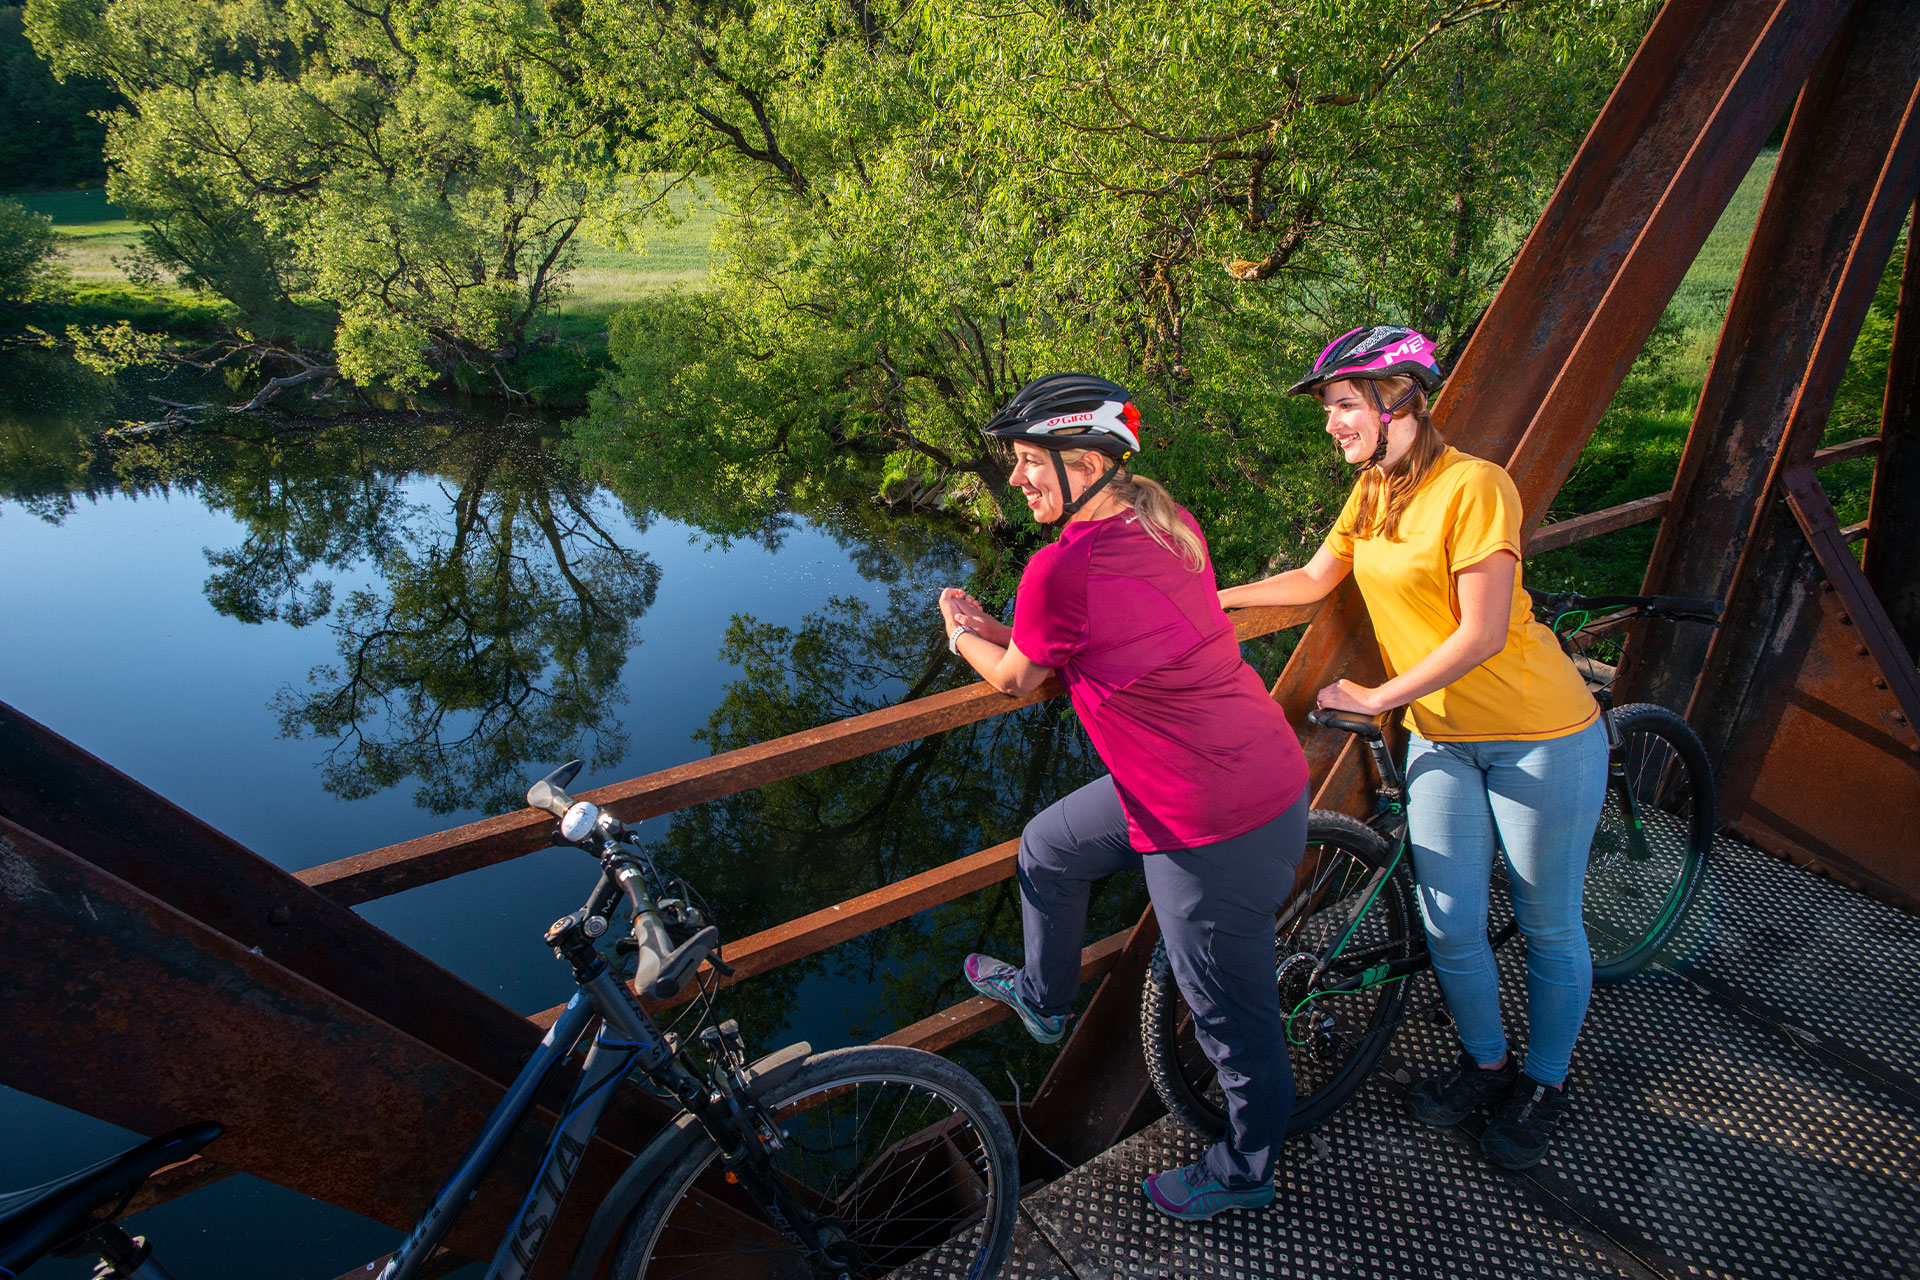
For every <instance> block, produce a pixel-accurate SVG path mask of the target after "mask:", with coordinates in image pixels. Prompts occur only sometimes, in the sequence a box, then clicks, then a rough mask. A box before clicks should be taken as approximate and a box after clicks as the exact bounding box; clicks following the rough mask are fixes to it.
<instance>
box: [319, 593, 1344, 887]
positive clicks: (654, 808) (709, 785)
mask: <svg viewBox="0 0 1920 1280" xmlns="http://www.w3.org/2000/svg"><path fill="white" fill-rule="evenodd" d="M1313 612H1314V610H1313V608H1312V607H1311V606H1305V607H1298V608H1285V609H1277V608H1276V609H1246V610H1240V611H1239V612H1238V613H1237V614H1236V616H1235V633H1236V635H1237V636H1238V638H1239V639H1242V640H1246V639H1250V638H1252V637H1254V636H1259V635H1266V634H1269V633H1270V632H1273V631H1280V630H1284V629H1285V628H1287V627H1290V626H1297V625H1299V624H1300V623H1303V622H1305V621H1307V620H1308V619H1309V618H1310V617H1312V616H1313ZM1060 694H1061V688H1060V684H1059V682H1058V681H1057V680H1048V681H1047V682H1046V683H1045V684H1043V685H1041V686H1040V688H1038V689H1036V690H1035V691H1034V692H1032V693H1030V694H1027V695H1025V696H1024V697H1019V698H1010V697H1008V696H1006V695H1005V694H1003V693H1000V692H998V691H997V690H995V689H993V688H992V687H991V686H989V685H987V684H985V683H979V684H971V685H968V686H966V687H965V688H962V689H953V690H949V691H947V692H945V693H936V694H933V695H931V696H929V697H925V698H916V699H914V700H913V701H911V702H903V703H901V704H900V705H898V706H893V707H885V708H882V709H881V710H879V711H871V712H868V713H867V714H865V715H860V716H854V717H852V718H850V719H847V720H838V721H835V722H834V723H832V724H827V725H821V726H820V727H818V728H815V729H805V730H802V731H801V732H799V733H791V734H788V735H787V736H785V737H782V738H775V739H773V740H771V741H769V742H762V743H757V744H755V745H754V746H751V747H742V748H740V749H739V750H737V751H727V752H723V753H721V754H720V755H717V756H710V757H708V758H707V759H705V760H695V761H691V762H689V763H687V764H682V765H676V766H674V767H673V768H671V769H665V770H662V771H661V772H659V773H651V774H648V775H646V776H645V777H642V778H634V779H631V780H630V781H627V782H617V783H614V784H613V785H611V786H606V787H600V788H598V789H596V790H593V791H586V792H581V793H580V798H581V799H583V800H591V801H593V802H594V803H595V804H597V805H599V806H601V807H602V808H603V809H607V810H609V811H610V812H612V813H613V814H615V815H616V816H618V817H619V818H621V819H623V820H624V821H627V822H638V821H640V820H641V819H644V818H654V817H659V816H660V815H662V814H667V813H673V812H675V811H677V810H680V809H686V808H691V807H692V806H694V805H696V804H702V803H704V802H706V801H708V800H716V799H719V798H720V797H722V796H730V795H735V794H737V793H739V792H742V791H750V790H752V789H753V788H755V787H759V786H765V785H766V784H767V783H769V782H780V781H783V780H785V779H788V778H797V777H799V776H800V775H802V774H806V773H812V772H813V771H814V770H816V769H824V768H826V767H827V766H828V765H834V764H842V763H844V762H846V761H848V760H854V759H858V758H859V757H861V756H864V755H871V754H872V753H874V752H876V751H884V750H886V749H887V748H889V747H897V746H899V745H901V744H902V743H906V742H912V741H913V740H915V739H916V738H924V737H927V736H929V735H931V734H935V733H942V732H944V731H946V730H948V729H956V728H959V727H960V726H962V725H968V724H973V723H975V722H976V721H980V720H987V719H991V718H992V717H994V716H998V715H1005V714H1006V713H1007V712H1009V711H1014V710H1017V709H1018V708H1020V707H1026V706H1031V705H1033V704H1034V703H1036V702H1045V701H1047V700H1048V699H1049V698H1056V697H1059V696H1060ZM552 833H553V818H552V816H551V815H549V814H546V813H543V812H540V811H538V810H534V809H521V810H517V811H516V812H513V813H508V814H502V815H500V816H499V817H496V818H487V819H485V820H483V821H480V822H474V823H469V824H468V825H466V826H463V827H454V828H453V829H451V830H448V831H440V832H436V833H434V834H432V835H428V836H422V837H420V838H419V839H417V840H409V841H406V842H405V843H403V844H396V845H389V846H388V847H386V848H384V849H375V850H372V851H371V852H368V853H362V854H357V855H355V856H353V857H351V858H343V859H341V860H340V861H338V862H329V863H326V864H325V865H323V866H318V867H312V868H309V869H308V870H306V871H302V872H299V873H298V875H299V879H300V880H301V881H302V883H304V884H307V885H309V886H311V887H313V888H315V889H318V890H319V891H320V892H322V893H324V894H325V895H326V896H327V897H329V898H331V899H333V900H334V901H335V902H338V903H341V904H343V905H346V906H354V905H357V904H359V903H363V902H370V901H372V900H373V899H375V898H383V897H386V896H388V895H390V894H395V893H399V892H401V891H403V890H406V889H413V888H418V887H419V886H420V885H423V884H431V883H433V882H434V881H437V880H444V879H446V878H448V877H449V876H455V875H459V874H461V873H462V872H466V871H474V870H477V869H479V868H481V867H487V866H492V865H493V864H494V863H497V862H506V861H508V860H510V859H513V858H518V857H522V856H524V855H526V854H529V853H537V852H539V851H540V850H542V849H545V848H547V847H549V846H550V845H551V844H552V843H553V840H552Z"/></svg>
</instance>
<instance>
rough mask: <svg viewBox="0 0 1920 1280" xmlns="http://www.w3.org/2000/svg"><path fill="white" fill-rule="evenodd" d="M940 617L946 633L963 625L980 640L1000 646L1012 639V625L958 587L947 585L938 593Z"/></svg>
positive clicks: (951, 632) (950, 632)
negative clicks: (995, 615) (994, 614)
mask: <svg viewBox="0 0 1920 1280" xmlns="http://www.w3.org/2000/svg"><path fill="white" fill-rule="evenodd" d="M940 619H941V621H942V622H943V623H944V624H945V627H944V629H945V631H946V633H947V634H948V635H952V634H953V629H954V628H955V627H960V626H964V627H967V628H969V629H970V630H971V631H972V632H973V633H974V634H975V635H977V636H979V637H980V638H981V639H982V640H988V641H991V642H992V643H994V644H997V645H999V646H1001V647H1002V648H1005V647H1006V645H1007V644H1008V642H1009V641H1011V640H1012V639H1013V628H1012V627H1009V626H1008V625H1007V624H1006V623H1004V622H1002V621H1000V620H999V619H998V618H995V617H994V616H993V615H992V614H990V613H988V612H987V611H986V608H985V606H983V605H982V604H981V603H980V602H979V601H978V600H975V599H974V598H973V597H972V596H970V595H968V594H967V593H966V592H965V591H962V590H961V589H960V588H959V587H948V588H947V589H946V590H944V591H942V592H941V593H940Z"/></svg>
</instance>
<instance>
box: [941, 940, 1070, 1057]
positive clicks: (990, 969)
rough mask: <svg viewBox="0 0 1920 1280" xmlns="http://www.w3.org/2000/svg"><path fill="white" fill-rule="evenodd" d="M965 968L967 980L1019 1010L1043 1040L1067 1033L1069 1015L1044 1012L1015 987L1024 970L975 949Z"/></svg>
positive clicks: (1032, 1032) (1055, 1039) (1052, 1040)
mask: <svg viewBox="0 0 1920 1280" xmlns="http://www.w3.org/2000/svg"><path fill="white" fill-rule="evenodd" d="M961 971H962V972H963V973H965V974H966V975H967V981H968V982H970V983H972V984H973V989H974V990H975V991H978V992H979V993H980V994H981V995H983V996H985V997H986V998H987V999H989V1000H998V1001H999V1002H1000V1003H1001V1004H1004V1005H1006V1006H1007V1007H1008V1008H1010V1009H1012V1010H1013V1011H1014V1012H1015V1013H1017V1014H1019V1015H1020V1021H1021V1022H1023V1023H1025V1024H1026V1027H1027V1034H1029V1035H1031V1036H1032V1037H1033V1038H1034V1039H1035V1040H1038V1041H1039V1042H1040V1043H1041V1044H1057V1043H1059V1041H1060V1037H1061V1036H1063V1035H1065V1034H1067V1016H1068V1015H1066V1014H1064V1013H1056V1014H1054V1015H1053V1016H1052V1017H1048V1016H1047V1015H1046V1014H1044V1013H1041V1012H1040V1011H1039V1010H1038V1009H1035V1008H1034V1007H1033V1006H1032V1005H1030V1004H1028V1003H1027V1002H1026V1001H1025V1000H1023V999H1021V998H1020V992H1019V991H1018V990H1017V989H1016V988H1015V987H1014V985H1013V979H1014V976H1015V975H1016V974H1018V973H1019V972H1020V971H1019V970H1018V969H1016V968H1014V967H1013V966H1012V965H1010V964H1008V963H1007V962H1006V961H1004V960H995V959H994V958H993V957H992V956H983V955H981V954H980V953H979V952H977V951H976V952H974V953H973V954H972V955H970V956H968V957H967V962H966V964H965V965H963V966H962V968H961Z"/></svg>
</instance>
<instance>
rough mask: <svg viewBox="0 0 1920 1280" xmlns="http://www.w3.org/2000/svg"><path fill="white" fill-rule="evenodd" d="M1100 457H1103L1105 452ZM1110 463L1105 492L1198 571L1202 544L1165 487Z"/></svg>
mask: <svg viewBox="0 0 1920 1280" xmlns="http://www.w3.org/2000/svg"><path fill="white" fill-rule="evenodd" d="M1092 452H1093V450H1091V449H1063V450H1061V451H1060V460H1061V461H1062V462H1064V463H1066V464H1067V465H1068V466H1072V465H1073V464H1075V463H1077V462H1079V461H1080V459H1082V458H1084V457H1086V456H1087V455H1088V454H1089V453H1092ZM1099 456H1100V457H1103V458H1104V457H1106V455H1105V454H1101V455H1099ZM1109 461H1111V460H1109ZM1113 466H1114V471H1115V472H1116V474H1115V475H1114V477H1113V479H1111V480H1109V481H1107V487H1106V492H1108V493H1111V494H1112V495H1113V496H1114V497H1115V498H1117V499H1119V500H1120V501H1121V502H1123V503H1125V504H1126V505H1127V506H1128V507H1131V508H1132V509H1133V514H1134V518H1135V519H1137V520H1139V522H1140V527H1141V528H1142V529H1145V530H1146V531H1147V536H1148V537H1149V538H1152V539H1153V540H1154V541H1155V542H1157V543H1159V544H1160V545H1161V546H1163V547H1165V548H1166V549H1167V550H1169V551H1171V552H1173V554H1174V555H1176V556H1178V557H1179V558H1180V564H1181V565H1182V567H1184V568H1185V569H1186V570H1187V571H1188V572H1189V573H1198V572H1200V570H1201V567H1202V566H1204V565H1205V564H1206V563H1207V553H1206V549H1205V545H1204V544H1203V543H1202V542H1201V541H1200V535H1199V534H1197V533H1195V532H1194V531H1193V526H1192V525H1190V524H1188V523H1187V522H1186V521H1185V520H1182V519H1181V518H1180V507H1179V504H1178V503H1176V502H1175V501H1174V500H1173V495H1172V494H1170V493H1168V492H1167V487H1166V486H1165V485H1163V484H1161V483H1160V482H1159V481H1158V480H1149V479H1147V478H1146V477H1145V476H1136V475H1134V474H1133V473H1132V472H1131V471H1128V470H1127V469H1126V468H1125V467H1122V466H1120V465H1119V464H1118V463H1114V464H1113Z"/></svg>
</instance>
